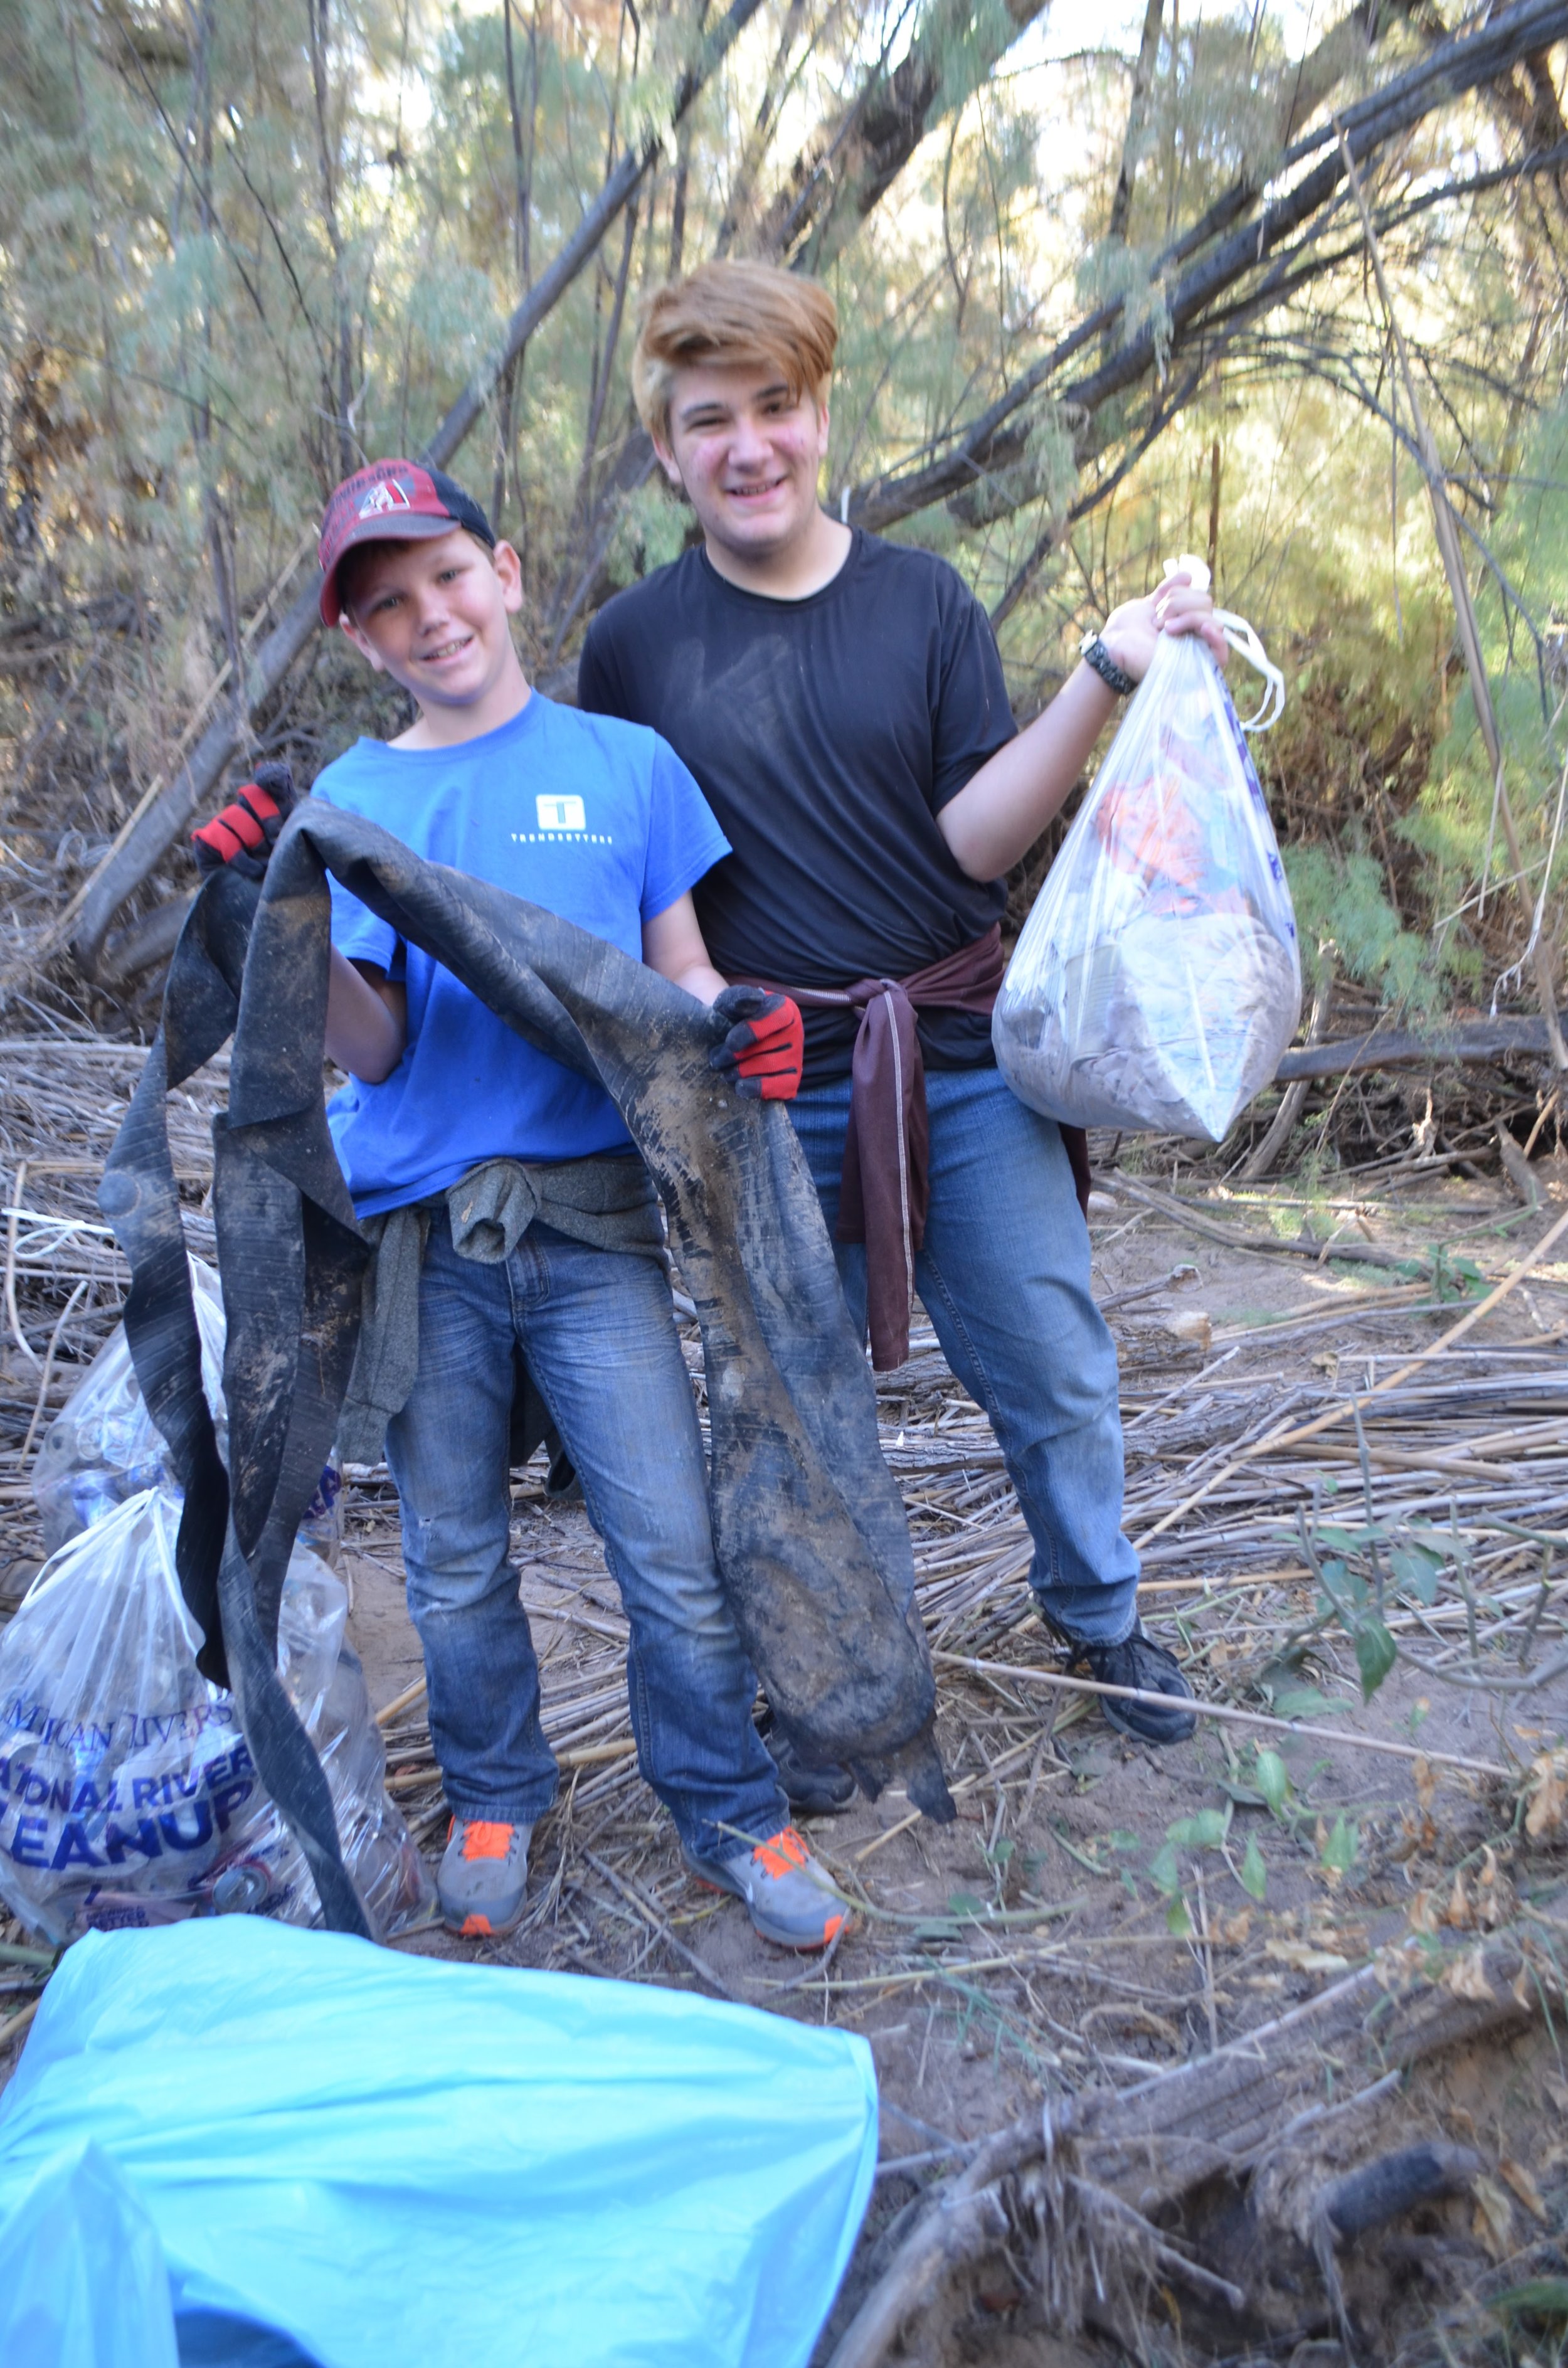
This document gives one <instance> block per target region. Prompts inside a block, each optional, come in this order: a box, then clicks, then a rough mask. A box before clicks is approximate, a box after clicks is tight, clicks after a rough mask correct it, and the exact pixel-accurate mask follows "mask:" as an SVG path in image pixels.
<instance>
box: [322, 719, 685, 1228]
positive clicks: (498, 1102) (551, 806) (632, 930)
mask: <svg viewBox="0 0 1568 2368" xmlns="http://www.w3.org/2000/svg"><path fill="white" fill-rule="evenodd" d="M314 794H315V796H317V797H318V798H324V799H326V800H327V801H328V803H331V804H333V805H335V806H341V807H342V808H343V809H344V810H345V811H346V812H347V813H349V814H365V815H367V816H368V817H369V820H370V821H372V822H378V823H380V824H381V826H382V828H383V829H385V830H390V831H391V832H392V835H393V837H397V838H401V839H402V840H403V844H404V845H405V846H407V847H411V848H413V849H414V851H415V854H416V855H423V856H426V857H428V858H429V860H431V861H432V862H436V863H449V864H450V865H452V866H453V868H454V869H455V870H457V871H466V872H468V873H470V874H471V875H472V877H474V878H475V879H479V880H487V881H489V882H491V883H492V884H493V885H494V887H497V888H505V889H507V890H509V891H510V893H511V894H513V895H515V896H526V897H528V899H529V901H530V902H531V903H533V904H535V905H544V906H545V907H546V908H547V909H548V910H549V911H551V912H552V913H559V914H560V915H561V916H562V918H563V919H565V920H568V921H575V922H576V923H577V925H578V927H579V928H584V929H590V930H592V932H593V934H594V935H595V937H597V938H608V940H609V942H610V943H611V945H616V946H619V948H620V950H621V951H622V953H627V954H630V955H631V957H632V958H633V960H634V961H640V960H641V959H642V924H643V922H644V921H648V920H652V919H653V917H654V916H656V915H657V914H660V913H662V912H664V911H665V910H666V908H667V907H668V906H669V905H673V904H674V903H675V902H676V898H677V897H679V896H682V895H684V894H686V891H687V889H688V888H689V887H691V886H692V884H693V883H694V882H696V881H698V880H700V879H701V877H702V875H703V873H704V872H705V871H708V870H709V869H710V866H711V865H712V864H715V863H717V862H718V860H720V858H721V857H722V856H724V855H727V854H728V853H729V851H730V847H729V841H728V840H727V839H726V838H725V837H724V835H723V833H722V830H721V829H720V828H719V825H718V824H717V823H716V822H715V821H714V819H713V817H712V815H711V814H710V812H709V810H708V807H707V804H706V803H705V802H704V800H703V796H702V792H701V791H700V790H699V788H698V786H697V783H696V782H695V781H694V780H692V778H691V775H690V774H689V773H688V772H687V769H686V767H685V766H684V765H683V764H682V763H681V761H680V758H679V757H677V756H676V753H675V751H674V750H673V749H672V748H670V747H669V746H667V745H666V744H665V742H664V741H663V740H661V739H660V738H659V737H658V735H657V734H656V733H653V732H650V731H647V730H646V729H644V728H643V727H642V725H640V724H631V723H617V722H614V721H612V720H611V719H610V718H609V717H608V716H600V715H582V714H579V713H578V712H576V710H575V709H574V708H569V707H558V706H557V705H556V704H555V703H554V701H553V700H548V699H545V698H542V697H541V696H540V693H539V692H538V691H537V690H536V691H535V692H534V693H533V696H532V697H531V698H530V699H529V700H528V705H527V706H526V707H525V708H524V709H523V711H522V712H521V714H520V715H516V716H514V717H513V719H512V721H511V722H510V723H504V724H502V725H501V727H500V729H499V730H498V731H495V732H487V733H485V734H483V736H482V737H481V738H479V739H477V740H468V741H464V742H463V744H462V745H461V746H460V747H456V748H389V747H388V746H386V744H385V743H384V742H383V741H381V740H358V741H356V742H355V744H354V746H353V747H352V748H350V749H348V750H347V751H346V753H345V754H344V755H343V756H341V757H338V758H337V760H336V762H335V764H331V765H328V766H327V767H326V768H325V769H324V772H323V773H322V774H321V775H320V777H319V778H318V780H317V781H316V783H315V789H314ZM332 939H333V943H334V944H335V946H336V947H337V948H338V949H339V951H341V952H343V953H345V954H347V956H348V957H349V958H350V959H351V960H358V961H361V962H379V963H380V964H381V967H382V968H383V969H384V970H385V971H386V972H387V973H389V975H390V976H391V977H392V978H401V979H403V980H404V981H405V983H406V985H407V989H408V1043H407V1046H406V1048H405V1050H404V1053H403V1058H402V1060H401V1061H400V1062H399V1063H398V1065H397V1067H396V1068H395V1069H394V1070H393V1071H392V1076H390V1077H388V1078H387V1079H386V1080H385V1081H384V1082H383V1083H382V1084H381V1085H379V1086H368V1085H364V1084H362V1083H361V1082H360V1081H359V1079H358V1078H350V1080H349V1082H348V1084H347V1086H346V1087H344V1089H343V1091H342V1092H341V1093H339V1094H335V1096H334V1097H333V1099H332V1101H331V1102H330V1103H329V1104H328V1106H327V1118H328V1121H329V1123H330V1124H331V1127H332V1135H333V1141H334V1143H335V1144H336V1146H337V1156H338V1158H339V1159H340V1161H341V1162H342V1164H343V1172H344V1174H345V1176H346V1177H347V1179H348V1190H349V1191H350V1192H351V1193H352V1195H353V1198H354V1206H355V1209H356V1210H357V1212H358V1214H359V1215H360V1216H361V1217H372V1216H376V1215H378V1214H379V1213H380V1212H381V1211H382V1210H384V1209H397V1208H402V1207H403V1206H404V1204H405V1203H407V1202H408V1201H422V1200H424V1199H425V1198H426V1195H427V1194H429V1193H432V1192H441V1191H444V1190H446V1188H447V1186H448V1185H449V1184H455V1183H456V1182H457V1180H458V1178H460V1176H466V1175H467V1173H468V1171H469V1169H470V1168H471V1167H477V1166H478V1165H479V1163H480V1162H481V1161H482V1160H485V1159H537V1160H550V1159H582V1158H585V1157H587V1156H589V1155H591V1154H593V1153H595V1152H602V1151H611V1152H624V1151H627V1150H630V1149H631V1140H630V1137H629V1136H628V1134H627V1133H626V1129H625V1128H624V1126H623V1125H622V1124H621V1122H620V1115H619V1111H618V1110H617V1109H616V1107H615V1104H614V1103H613V1102H612V1101H611V1100H610V1099H609V1096H608V1094H607V1093H606V1092H605V1091H604V1088H603V1087H601V1086H597V1085H593V1084H590V1083H589V1081H588V1080H587V1078H585V1077H581V1076H578V1075H577V1073H576V1071H575V1070H573V1069H567V1068H563V1067H562V1064H561V1063H560V1062H559V1061H552V1060H551V1058H550V1057H549V1055H548V1054H547V1053H540V1052H536V1051H535V1049H534V1047H533V1046H532V1045H531V1044H526V1043H525V1042H523V1040H522V1038H521V1037H520V1036H517V1035H514V1033H513V1031H512V1030H511V1029H509V1028H508V1027H507V1026H506V1024H505V1022H504V1021H502V1020H500V1019H496V1017H495V1015H494V1012H492V1011H490V1010H489V1009H488V1008H486V1007H485V1005H483V1003H481V1002H480V1001H479V999H478V997H477V996H473V995H471V994H470V993H469V990H468V988H467V987H466V986H462V985H460V984H459V982H458V981H457V980H456V979H455V978H454V977H453V976H452V974H451V973H450V972H449V971H447V970H443V969H442V967H441V965H440V964H439V963H438V962H433V961H432V960H431V958H430V956H429V955H428V954H425V953H421V952H420V951H419V949H418V948H417V946H411V945H406V944H405V943H404V942H403V939H400V938H399V937H398V935H397V933H396V931H395V930H394V929H392V927H391V926H390V925H389V924H388V923H387V922H385V921H381V920H378V919H377V918H376V916H375V915H374V914H373V913H370V912H369V911H368V910H367V909H366V907H365V906H364V905H361V904H360V902H359V900H358V897H357V896H351V895H350V894H348V892H347V889H345V888H342V887H340V886H339V885H338V883H337V882H336V881H334V882H332Z"/></svg>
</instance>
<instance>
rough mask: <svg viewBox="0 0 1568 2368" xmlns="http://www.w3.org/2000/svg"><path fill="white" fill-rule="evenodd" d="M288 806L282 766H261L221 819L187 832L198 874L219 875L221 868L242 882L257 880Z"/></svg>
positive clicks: (290, 779)
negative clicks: (227, 866) (241, 876)
mask: <svg viewBox="0 0 1568 2368" xmlns="http://www.w3.org/2000/svg"><path fill="white" fill-rule="evenodd" d="M293 804H294V776H293V774H292V773H291V772H290V769H289V768H288V766H287V765H263V766H261V767H260V768H259V769H258V771H257V775H256V780H254V781H247V782H246V783H245V784H244V788H243V789H242V790H240V791H239V792H238V793H237V795H236V796H235V797H234V799H233V803H231V804H229V805H226V806H225V807H224V808H223V811H222V814H214V815H213V817H212V819H211V821H210V822H204V823H203V824H202V825H201V827H200V829H199V830H193V831H192V832H191V834H190V843H191V848H192V851H193V853H194V854H195V857H196V860H197V865H198V868H199V870H200V871H203V872H209V871H222V868H223V866H224V865H225V864H226V863H227V864H230V865H232V866H233V870H234V871H238V872H241V873H243V874H244V878H245V879H247V880H259V879H260V878H261V876H262V873H263V872H264V871H266V870H267V858H268V857H269V856H270V854H271V853H272V850H273V848H275V847H276V846H277V844H278V832H279V831H280V830H281V829H282V827H283V825H284V823H285V822H286V821H287V820H288V818H289V815H290V812H291V811H292V809H293Z"/></svg>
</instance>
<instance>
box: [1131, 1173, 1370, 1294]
mask: <svg viewBox="0 0 1568 2368" xmlns="http://www.w3.org/2000/svg"><path fill="white" fill-rule="evenodd" d="M1094 1180H1095V1184H1096V1188H1097V1189H1098V1190H1101V1191H1104V1192H1117V1193H1119V1194H1120V1195H1121V1196H1122V1198H1123V1199H1124V1200H1128V1201H1142V1202H1143V1204H1144V1206H1145V1207H1146V1208H1150V1209H1158V1211H1159V1212H1160V1213H1161V1215H1162V1216H1165V1217H1174V1218H1176V1221H1177V1223H1178V1224H1183V1225H1186V1226H1187V1227H1188V1228H1189V1229H1190V1231H1191V1232H1193V1233H1195V1234H1202V1235H1206V1236H1207V1238H1208V1239H1209V1240H1210V1241H1211V1242H1223V1243H1224V1245H1225V1247H1226V1248H1227V1249H1233V1250H1256V1251H1258V1252H1260V1253H1261V1254H1263V1255H1264V1256H1267V1255H1268V1254H1269V1253H1270V1252H1272V1253H1274V1254H1275V1255H1276V1256H1278V1257H1279V1258H1311V1259H1312V1263H1313V1265H1314V1266H1321V1265H1323V1264H1324V1262H1325V1261H1326V1260H1327V1259H1329V1258H1338V1259H1342V1260H1346V1261H1348V1262H1349V1263H1351V1264H1353V1265H1357V1266H1381V1267H1392V1268H1395V1269H1399V1270H1401V1271H1403V1269H1406V1268H1408V1267H1409V1266H1410V1265H1411V1263H1412V1261H1411V1260H1410V1259H1409V1258H1402V1257H1401V1255H1400V1253H1399V1252H1398V1251H1397V1250H1382V1249H1379V1248H1378V1247H1377V1245H1376V1244H1375V1243H1374V1242H1342V1241H1335V1240H1334V1239H1332V1238H1331V1239H1330V1240H1328V1241H1326V1242H1319V1241H1312V1240H1308V1241H1300V1240H1298V1241H1293V1242H1282V1241H1280V1240H1278V1238H1277V1237H1276V1236H1274V1235H1257V1234H1244V1233H1243V1232H1242V1230H1241V1228H1240V1227H1239V1226H1237V1225H1224V1224H1221V1223H1220V1220H1219V1219H1218V1218H1217V1217H1210V1216H1208V1215H1207V1214H1205V1212H1203V1211H1202V1210H1199V1209H1194V1208H1192V1207H1190V1206H1189V1205H1188V1203H1187V1201H1178V1200H1176V1197H1175V1195H1174V1194H1172V1193H1169V1192H1159V1191H1156V1190H1155V1189H1154V1187H1153V1185H1152V1184H1140V1183H1135V1182H1134V1181H1133V1179H1132V1178H1131V1177H1130V1176H1122V1175H1120V1174H1117V1175H1112V1176H1096V1178H1095V1179H1094Z"/></svg>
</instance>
